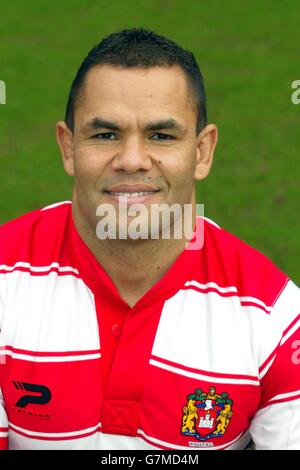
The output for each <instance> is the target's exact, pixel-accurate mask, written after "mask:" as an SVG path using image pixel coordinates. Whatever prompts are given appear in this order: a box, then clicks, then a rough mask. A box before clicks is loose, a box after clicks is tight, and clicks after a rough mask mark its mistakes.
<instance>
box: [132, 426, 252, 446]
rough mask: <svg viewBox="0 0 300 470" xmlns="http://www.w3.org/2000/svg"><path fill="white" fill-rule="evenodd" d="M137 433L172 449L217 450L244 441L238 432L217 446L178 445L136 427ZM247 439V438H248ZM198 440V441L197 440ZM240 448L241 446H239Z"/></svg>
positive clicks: (154, 442)
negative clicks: (229, 439)
mask: <svg viewBox="0 0 300 470" xmlns="http://www.w3.org/2000/svg"><path fill="white" fill-rule="evenodd" d="M137 435H138V436H139V435H140V436H144V438H145V439H147V440H148V441H149V442H151V443H153V444H156V445H161V446H163V447H167V448H169V449H170V450H173V449H177V450H181V449H182V450H192V451H193V450H195V451H198V450H218V449H224V448H227V447H229V446H231V445H232V444H234V443H237V441H238V440H240V439H243V441H244V435H243V433H241V434H239V435H238V436H237V437H236V438H235V439H233V440H232V441H230V442H226V443H225V442H224V444H221V445H219V446H210V447H208V446H207V447H204V446H203V447H200V446H199V447H196V446H180V445H177V444H171V443H170V442H165V441H161V440H160V439H156V438H155V437H150V436H148V435H147V434H146V433H145V432H144V431H142V430H141V429H138V431H137ZM188 437H191V438H193V436H188ZM247 438H248V436H247ZM248 439H249V438H248ZM195 442H197V440H195ZM198 442H199V441H198ZM241 449H242V448H241Z"/></svg>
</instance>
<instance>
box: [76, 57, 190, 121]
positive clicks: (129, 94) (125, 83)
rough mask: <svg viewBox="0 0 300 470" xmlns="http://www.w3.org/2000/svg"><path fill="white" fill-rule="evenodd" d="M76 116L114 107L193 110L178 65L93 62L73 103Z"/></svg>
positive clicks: (168, 111) (122, 109)
mask: <svg viewBox="0 0 300 470" xmlns="http://www.w3.org/2000/svg"><path fill="white" fill-rule="evenodd" d="M76 108H78V110H77V109H76V111H78V114H79V117H80V116H81V117H83V116H84V117H86V115H87V114H88V115H92V114H95V113H99V112H100V111H110V112H114V110H118V112H120V113H122V111H124V112H125V111H126V110H127V111H128V110H130V111H133V110H135V111H137V112H143V113H149V112H150V111H151V110H152V111H153V112H157V110H158V109H160V110H161V112H163V111H165V112H166V113H172V114H174V113H175V114H179V115H180V114H182V113H186V112H187V113H190V112H191V111H192V112H194V108H195V106H194V103H193V99H192V96H191V92H190V87H189V85H188V80H187V77H186V75H185V73H184V71H183V70H182V69H181V68H180V67H179V66H170V67H168V66H163V67H152V68H147V69H143V68H123V67H117V66H110V65H100V66H95V67H93V68H92V69H91V70H89V72H88V73H87V75H86V77H85V81H84V85H83V88H82V92H81V96H80V97H79V99H78V102H77V106H76Z"/></svg>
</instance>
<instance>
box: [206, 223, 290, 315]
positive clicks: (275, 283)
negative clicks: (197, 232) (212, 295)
mask: <svg viewBox="0 0 300 470" xmlns="http://www.w3.org/2000/svg"><path fill="white" fill-rule="evenodd" d="M203 256H204V257H205V258H206V264H207V266H208V271H209V278H210V279H213V280H214V282H216V283H217V284H218V285H220V286H222V287H232V288H233V289H236V291H237V293H238V294H239V296H242V297H245V298H247V297H249V298H250V299H249V302H250V301H251V297H252V298H255V299H257V300H258V301H259V302H262V304H263V305H266V306H267V307H268V308H271V307H272V306H273V305H274V303H275V302H276V300H277V298H278V296H279V295H280V293H281V292H282V291H283V289H284V288H285V286H286V285H287V283H288V281H289V278H288V276H287V275H286V274H285V273H283V272H282V271H281V270H280V269H279V268H278V267H277V266H276V265H275V264H274V263H273V262H272V261H271V260H270V259H269V258H268V257H267V256H265V255H264V254H263V253H261V252H259V251H258V250H256V249H255V248H253V247H251V246H249V245H248V244H247V243H245V242H244V241H242V240H241V239H239V238H238V237H236V236H235V235H233V234H232V233H230V232H228V231H227V230H224V229H223V228H221V227H219V226H218V225H217V224H216V223H215V222H213V221H212V220H210V219H207V218H205V219H204V247H203Z"/></svg>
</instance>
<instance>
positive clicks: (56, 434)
mask: <svg viewBox="0 0 300 470" xmlns="http://www.w3.org/2000/svg"><path fill="white" fill-rule="evenodd" d="M8 424H9V426H11V430H12V431H13V430H14V428H15V429H16V430H17V431H20V432H22V433H24V434H27V435H28V436H32V437H37V438H38V437H52V438H53V437H72V436H80V435H81V434H87V433H89V432H93V431H96V430H97V429H98V428H99V427H101V423H99V424H96V426H92V427H91V428H87V429H81V430H80V431H72V432H36V431H29V430H28V429H24V428H21V427H20V426H17V425H16V424H14V423H11V422H9V423H8Z"/></svg>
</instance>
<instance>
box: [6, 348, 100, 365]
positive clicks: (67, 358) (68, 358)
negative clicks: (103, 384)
mask: <svg viewBox="0 0 300 470" xmlns="http://www.w3.org/2000/svg"><path fill="white" fill-rule="evenodd" d="M1 356H11V357H12V358H13V359H20V360H22V361H31V362H75V361H88V360H91V359H99V358H100V357H101V353H94V354H82V355H78V356H77V355H74V356H51V353H49V356H34V355H33V354H22V353H15V352H13V351H10V350H7V349H6V350H4V351H3V350H0V357H1Z"/></svg>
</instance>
